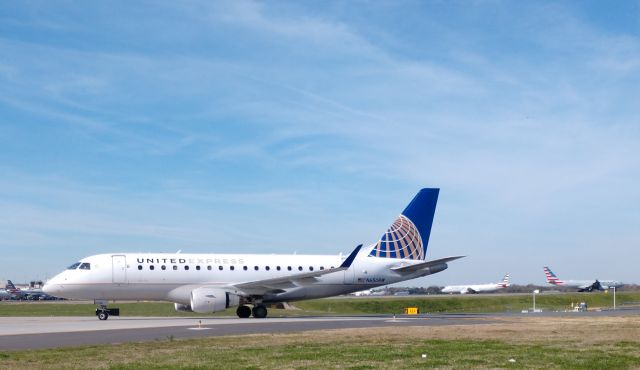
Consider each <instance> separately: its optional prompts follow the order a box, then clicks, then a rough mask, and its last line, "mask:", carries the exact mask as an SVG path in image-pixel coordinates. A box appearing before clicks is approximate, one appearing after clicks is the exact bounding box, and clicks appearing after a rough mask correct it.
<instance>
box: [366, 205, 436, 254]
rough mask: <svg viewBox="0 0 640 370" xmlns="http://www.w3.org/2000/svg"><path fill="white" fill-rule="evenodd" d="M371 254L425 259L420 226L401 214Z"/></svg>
mask: <svg viewBox="0 0 640 370" xmlns="http://www.w3.org/2000/svg"><path fill="white" fill-rule="evenodd" d="M369 256H372V257H386V258H403V259H412V260H422V259H424V251H423V249H422V238H421V237H420V232H419V231H418V228H416V226H415V225H414V224H413V222H411V220H409V219H408V218H407V217H405V216H404V215H400V216H399V217H398V218H397V219H396V220H395V222H394V223H393V225H391V227H389V229H388V230H387V232H386V233H384V235H382V237H381V238H380V241H378V243H377V244H376V245H375V247H374V248H373V250H372V251H371V253H370V254H369Z"/></svg>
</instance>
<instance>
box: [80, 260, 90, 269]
mask: <svg viewBox="0 0 640 370" xmlns="http://www.w3.org/2000/svg"><path fill="white" fill-rule="evenodd" d="M80 270H91V264H90V263H86V262H85V263H83V264H81V265H80Z"/></svg>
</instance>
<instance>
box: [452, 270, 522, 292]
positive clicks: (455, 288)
mask: <svg viewBox="0 0 640 370" xmlns="http://www.w3.org/2000/svg"><path fill="white" fill-rule="evenodd" d="M509 285H511V284H509V274H506V275H505V276H504V278H502V281H501V282H499V283H488V284H471V285H449V286H446V287H444V288H443V289H442V293H460V294H467V293H472V294H475V293H481V292H493V291H495V290H498V289H504V288H506V287H508V286H509Z"/></svg>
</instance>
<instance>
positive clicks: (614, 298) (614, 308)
mask: <svg viewBox="0 0 640 370" xmlns="http://www.w3.org/2000/svg"><path fill="white" fill-rule="evenodd" d="M613 310H614V311H615V310H616V287H615V285H614V286H613Z"/></svg>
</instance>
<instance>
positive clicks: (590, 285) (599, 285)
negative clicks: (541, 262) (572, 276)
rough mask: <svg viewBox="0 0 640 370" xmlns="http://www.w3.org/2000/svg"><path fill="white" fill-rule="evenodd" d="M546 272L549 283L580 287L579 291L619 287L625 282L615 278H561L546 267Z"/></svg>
mask: <svg viewBox="0 0 640 370" xmlns="http://www.w3.org/2000/svg"><path fill="white" fill-rule="evenodd" d="M544 274H545V275H546V277H547V283H548V284H551V285H555V286H563V287H567V288H578V291H579V292H592V291H594V290H608V289H610V288H613V287H615V288H618V287H621V286H623V285H624V284H623V283H621V282H619V281H615V280H598V279H593V280H560V278H558V276H556V274H554V273H553V271H551V270H550V269H549V267H547V266H545V267H544Z"/></svg>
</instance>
